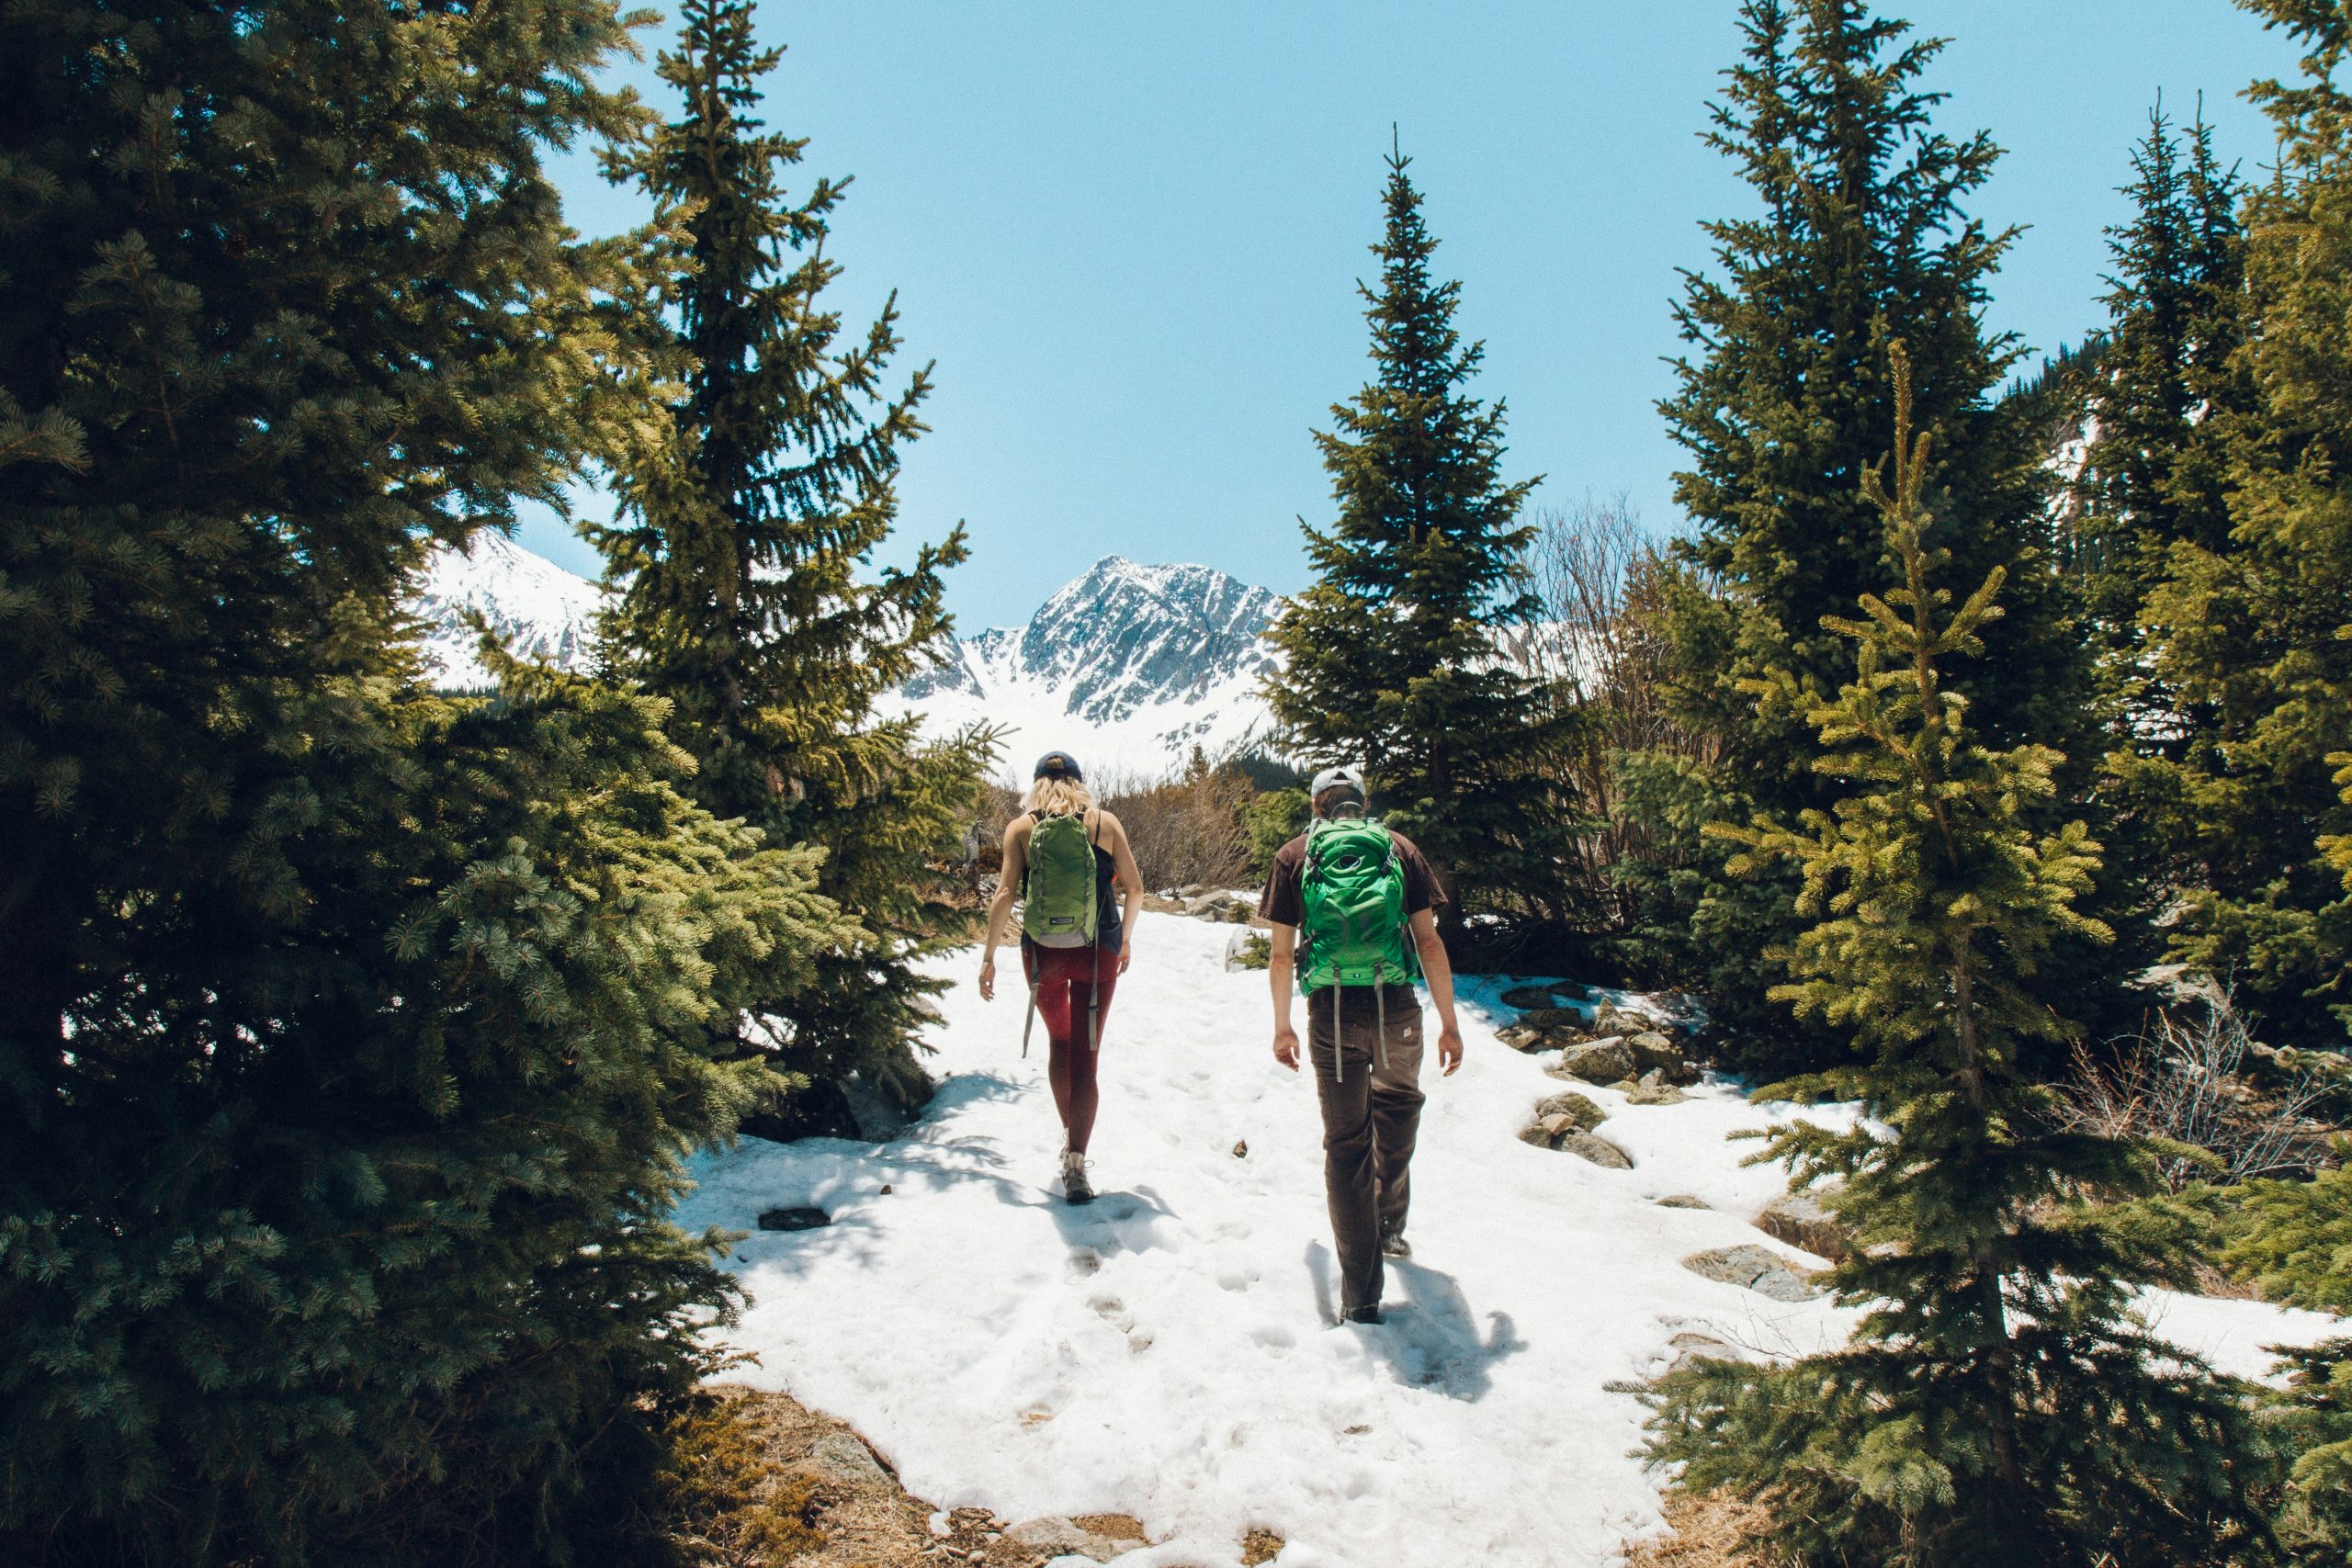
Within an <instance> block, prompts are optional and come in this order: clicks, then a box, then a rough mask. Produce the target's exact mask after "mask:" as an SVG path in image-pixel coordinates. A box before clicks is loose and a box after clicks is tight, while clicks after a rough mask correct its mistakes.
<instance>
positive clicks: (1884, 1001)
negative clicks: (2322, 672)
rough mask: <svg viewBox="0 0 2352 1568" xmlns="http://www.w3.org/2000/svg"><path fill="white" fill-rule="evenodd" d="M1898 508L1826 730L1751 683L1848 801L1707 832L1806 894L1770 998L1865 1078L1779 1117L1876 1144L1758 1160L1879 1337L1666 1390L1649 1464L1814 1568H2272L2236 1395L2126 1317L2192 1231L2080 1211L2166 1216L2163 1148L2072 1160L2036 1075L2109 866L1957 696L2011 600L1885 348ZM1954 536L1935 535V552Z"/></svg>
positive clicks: (1890, 510)
mask: <svg viewBox="0 0 2352 1568" xmlns="http://www.w3.org/2000/svg"><path fill="white" fill-rule="evenodd" d="M1890 357H1891V358H1892V359H1893V361H1894V375H1893V377H1892V378H1891V379H1892V383H1893V386H1894V394H1895V409H1894V432H1895V442H1894V473H1893V481H1892V485H1891V487H1890V486H1888V485H1886V484H1883V483H1882V470H1880V469H1872V470H1871V471H1870V472H1868V473H1866V474H1865V475H1864V477H1863V484H1864V488H1865V492H1866V493H1867V495H1868V496H1869V498H1870V500H1871V502H1872V504H1873V505H1875V506H1876V507H1877V508H1878V510H1879V512H1880V513H1881V516H1882V518H1883V525H1884V534H1885V538H1886V547H1887V552H1888V554H1889V556H1890V557H1892V558H1894V560H1895V561H1896V562H1897V563H1898V564H1899V567H1900V570H1901V574H1902V575H1901V579H1900V581H1901V586H1899V587H1896V588H1894V589H1892V590H1890V591H1889V592H1886V593H1885V594H1884V595H1883V596H1881V595H1878V594H1871V593H1866V594H1864V595H1862V596H1861V598H1860V604H1861V608H1862V610H1863V612H1864V616H1863V618H1860V619H1856V618H1849V617H1830V618H1827V619H1826V621H1825V625H1826V628H1827V629H1829V630H1831V631H1834V632H1835V633H1837V634H1838V636H1840V637H1845V638H1847V639H1848V640H1849V643H1850V645H1851V646H1852V647H1853V649H1854V650H1855V666H1854V668H1855V674H1854V678H1853V679H1852V680H1851V681H1849V682H1847V683H1846V684H1845V685H1844V686H1842V687H1841V688H1840V690H1839V692H1838V695H1837V696H1836V697H1835V698H1834V699H1826V700H1825V699H1822V698H1819V697H1817V696H1815V695H1814V694H1813V693H1812V691H1811V688H1810V686H1809V684H1808V683H1807V682H1805V681H1804V679H1803V678H1801V677H1799V676H1798V675H1796V674H1794V673H1793V672H1791V671H1774V672H1773V673H1772V675H1771V676H1770V678H1769V679H1759V680H1754V681H1751V682H1749V683H1748V690H1749V692H1750V693H1751V694H1752V695H1753V696H1754V697H1755V699H1756V700H1757V701H1758V705H1761V706H1767V707H1780V708H1783V709H1795V710H1799V711H1802V712H1803V714H1804V719H1805V722H1807V723H1808V724H1810V725H1811V726H1812V727H1813V728H1814V729H1815V731H1816V733H1817V734H1818V735H1819V736H1820V738H1821V750H1819V751H1818V752H1817V753H1816V756H1815V762H1814V766H1815V768H1816V769H1817V770H1818V772H1819V773H1821V774H1822V776H1823V777H1824V778H1825V779H1828V780H1834V781H1838V784H1840V785H1841V786H1842V787H1843V788H1845V789H1846V790H1848V791H1849V793H1848V794H1847V795H1844V796H1843V798H1841V799H1839V800H1838V802H1837V804H1836V806H1835V807H1833V808H1832V809H1830V810H1826V811H1823V810H1813V811H1807V812H1806V813H1804V816H1803V817H1802V818H1800V821H1799V825H1798V826H1796V827H1794V828H1791V827H1787V826H1783V825H1781V824H1780V823H1778V822H1776V821H1774V820H1773V819H1771V818H1769V817H1761V816H1759V817H1758V818H1757V819H1756V820H1755V823H1754V825H1753V826H1750V827H1746V828H1737V827H1732V826H1729V825H1724V826H1721V827H1718V828H1716V829H1713V831H1714V832H1716V833H1717V834H1719V835H1720V836H1721V837H1723V838H1724V839H1726V840H1730V841H1732V842H1734V843H1736V844H1737V845H1738V846H1740V852H1739V853H1738V854H1737V855H1736V857H1735V859H1734V860H1733V861H1732V863H1731V866H1730V869H1731V870H1732V871H1733V872H1734V873H1735V874H1742V873H1746V872H1747V871H1749V870H1751V869H1754V868H1758V867H1760V866H1763V865H1767V864H1770V863H1779V862H1786V863H1793V864H1794V865H1795V866H1796V867H1797V868H1798V870H1799V872H1800V874H1801V875H1802V878H1803V881H1802V885H1801V890H1800V892H1799V894H1798V907H1799V909H1800V911H1801V912H1802V913H1803V914H1804V916H1805V917H1806V918H1807V919H1810V920H1811V921H1812V922H1813V923H1812V924H1811V925H1810V926H1809V927H1808V928H1807V929H1806V930H1805V931H1803V933H1802V934H1801V935H1800V936H1799V937H1798V939H1797V941H1796V942H1795V943H1794V945H1793V947H1792V950H1791V952H1790V953H1788V954H1787V956H1786V962H1787V964H1788V966H1789V969H1790V972H1791V974H1792V979H1791V981H1790V982H1789V983H1787V984H1785V985H1783V986H1781V987H1778V988H1777V991H1776V995H1777V996H1778V997H1779V998H1781V999H1783V1000H1785V1001H1788V1002H1790V1003H1792V1005H1793V1006H1794V1007H1795V1008H1796V1009H1797V1010H1798V1011H1799V1012H1800V1013H1801V1014H1804V1015H1807V1016H1811V1017H1816V1018H1820V1019H1823V1020H1825V1021H1827V1022H1830V1023H1832V1024H1835V1025H1838V1026H1841V1027H1844V1028H1847V1029H1850V1030H1851V1031H1852V1032H1854V1035H1855V1037H1856V1038H1857V1040H1858V1041H1859V1043H1860V1044H1861V1045H1862V1046H1863V1047H1865V1048H1866V1049H1867V1051H1868V1052H1869V1057H1868V1059H1867V1060H1866V1061H1864V1062H1861V1063H1860V1064H1857V1065H1855V1066H1849V1067H1844V1068H1839V1069H1836V1070H1833V1071H1831V1072H1827V1073H1824V1074H1821V1075H1819V1076H1817V1077H1811V1078H1807V1079H1803V1080H1799V1081H1797V1082H1794V1083H1791V1084H1785V1085H1780V1086H1775V1087H1774V1088H1772V1089H1766V1090H1760V1091H1758V1092H1759V1093H1760V1094H1769V1095H1772V1096H1776V1097H1777V1096H1781V1095H1795V1096H1800V1097H1815V1096H1826V1095H1834V1096H1839V1097H1851V1098H1854V1099H1857V1100H1860V1102H1861V1108H1862V1110H1863V1111H1864V1113H1865V1117H1866V1119H1865V1120H1860V1121H1857V1122H1855V1123H1853V1124H1852V1125H1851V1126H1850V1127H1848V1128H1845V1129H1843V1130H1840V1129H1837V1128H1832V1127H1828V1126H1824V1125H1819V1124H1815V1123H1813V1122H1802V1121H1800V1122H1789V1123H1785V1124H1783V1125H1782V1126H1781V1128H1779V1129H1778V1130H1776V1131H1775V1132H1774V1133H1772V1134H1770V1137H1769V1139H1768V1141H1767V1144H1766V1146H1765V1149H1764V1152H1763V1153H1762V1154H1761V1155H1760V1156H1758V1158H1761V1159H1766V1160H1780V1161H1786V1162H1787V1163H1789V1164H1790V1165H1791V1167H1792V1169H1793V1171H1794V1173H1795V1179H1796V1180H1797V1181H1798V1182H1799V1183H1813V1182H1817V1181H1822V1180H1825V1179H1826V1180H1831V1181H1834V1182H1835V1183H1837V1185H1836V1186H1835V1187H1834V1188H1833V1189H1832V1191H1831V1196H1830V1198H1829V1201H1830V1202H1831V1204H1832V1205H1833V1206H1834V1207H1835V1209H1836V1210H1837V1212H1838V1214H1839V1215H1840V1217H1841V1218H1842V1219H1844V1220H1845V1221H1846V1223H1847V1224H1849V1225H1851V1226H1852V1227H1853V1229H1854V1231H1855V1233H1856V1235H1857V1236H1858V1238H1859V1239H1860V1243H1861V1244H1862V1246H1861V1247H1860V1248H1859V1249H1858V1250H1857V1251H1856V1252H1854V1253H1853V1254H1852V1255H1850V1256H1849V1257H1848V1258H1845V1259H1844V1260H1842V1261H1840V1262H1839V1263H1838V1265H1837V1267H1836V1269H1834V1270H1833V1272H1832V1275H1831V1280H1832V1283H1833V1286H1834V1288H1835V1290H1836V1292H1837V1293H1838V1298H1839V1299H1840V1301H1841V1302H1843V1303H1847V1304H1849V1305H1854V1306H1860V1307H1862V1308H1863V1309H1864V1313H1863V1316H1862V1318H1861V1320H1860V1323H1859V1325H1857V1326H1856V1329H1855V1331H1854V1335H1853V1337H1852V1340H1851V1342H1850V1343H1849V1345H1848V1346H1847V1347H1845V1348H1841V1349H1838V1350H1835V1351H1829V1352H1826V1353H1823V1354H1819V1355H1815V1356H1810V1357H1806V1358H1804V1359H1800V1360H1796V1361H1794V1362H1791V1363H1787V1364H1784V1365H1778V1366H1756V1365H1749V1364H1745V1363H1733V1362H1724V1361H1702V1362H1700V1363H1697V1364H1696V1365H1695V1366H1693V1367H1691V1368H1690V1369H1687V1370H1684V1371H1677V1372H1675V1373H1673V1374H1670V1375H1669V1376H1668V1378H1666V1379H1664V1380H1663V1381H1662V1382H1660V1383H1659V1384H1658V1385H1657V1388H1656V1389H1655V1390H1654V1391H1653V1392H1652V1393H1651V1395H1650V1398H1651V1401H1652V1403H1653V1405H1654V1408H1655V1410H1656V1416H1655V1417H1654V1421H1653V1437H1652V1439H1651V1443H1650V1447H1649V1454H1650V1457H1651V1459H1652V1461H1653V1462H1657V1463H1668V1462H1680V1463H1681V1464H1683V1465H1684V1467H1685V1468H1684V1470H1683V1472H1682V1477H1681V1479H1682V1483H1683V1484H1684V1485H1686V1486H1689V1487H1691V1488H1693V1489H1695V1490H1702V1491H1704V1490H1713V1489H1715V1488H1728V1489H1729V1490H1731V1491H1733V1492H1735V1493H1736V1494H1737V1495H1740V1496H1742V1497H1745V1498H1748V1499H1751V1500H1753V1499H1769V1501H1770V1507H1769V1510H1768V1511H1767V1513H1766V1515H1765V1516H1764V1517H1765V1520H1766V1522H1765V1523H1764V1524H1763V1525H1762V1526H1761V1527H1760V1528H1762V1529H1764V1530H1765V1531H1766V1532H1767V1537H1766V1540H1764V1541H1762V1542H1760V1543H1759V1544H1764V1545H1767V1546H1769V1547H1770V1549H1772V1550H1774V1551H1779V1552H1781V1553H1783V1554H1787V1555H1793V1556H1794V1557H1795V1558H1796V1559H1797V1560H1799V1561H1801V1562H1808V1563H1811V1562H1886V1563H1901V1564H1906V1565H1910V1564H1917V1565H1927V1564H1944V1563H1951V1564H1961V1563H1976V1562H2039V1563H2079V1564H2084V1565H2086V1568H2087V1565H2089V1564H2092V1563H2096V1562H2105V1563H2110V1564H2116V1565H2119V1568H2122V1565H2136V1564H2149V1565H2154V1564H2158V1563H2175V1562H2210V1563H2223V1562H2239V1561H2255V1560H2257V1558H2258V1553H2259V1551H2260V1549H2261V1546H2262V1536H2263V1526H2262V1523H2261V1517H2260V1512H2259V1509H2258V1506H2257V1505H2256V1500H2255V1499H2254V1497H2253V1496H2252V1495H2251V1489H2252V1487H2253V1486H2254V1485H2255V1483H2257V1482H2258V1481H2259V1480H2260V1479H2261V1478H2262V1470H2261V1462H2260V1461H2261V1460H2262V1457H2263V1450H2261V1449H2260V1448H2259V1446H2258V1444H2257V1443H2256V1439H2255V1438H2254V1437H2253V1435H2252V1432H2251V1421H2250V1418H2249V1416H2248V1415H2247V1412H2246V1404H2247V1400H2246V1398H2245V1394H2244V1393H2242V1391H2240V1390H2238V1389H2236V1388H2235V1387H2233V1386H2232V1385H2230V1384H2228V1383H2226V1382H2222V1381H2221V1380H2217V1379H2214V1378H2212V1377H2211V1375H2210V1374H2208V1372H2207V1371H2206V1370H2205V1369H2204V1368H2203V1367H2202V1366H2201V1365H2200V1364H2199V1363H2198V1362H2197V1361H2196V1360H2195V1359H2193V1358H2190V1357H2187V1356H2184V1355H2183V1354H2181V1353H2180V1352H2179V1351H2177V1349H2175V1348H2173V1347H2171V1346H2170V1345H2168V1344H2166V1343H2165V1342H2163V1341H2162V1340H2159V1339H2158V1338H2156V1337H2154V1335H2153V1334H2151V1333H2150V1332H2149V1331H2148V1330H2147V1329H2146V1327H2145V1325H2143V1324H2141V1323H2140V1322H2139V1321H2138V1320H2137V1319H2135V1318H2134V1317H2133V1316H2132V1315H2131V1291H2132V1288H2133V1287H2134V1286H2135V1285H2138V1284H2140V1283H2143V1282H2148V1281H2161V1280H2173V1281H2178V1280H2184V1279H2185V1278H2186V1276H2187V1273H2188V1269H2189V1266H2190V1263H2191V1261H2192V1258H2193V1251H2192V1241H2193V1236H2192V1234H2191V1232H2192V1225H2191V1224H2190V1218H2189V1216H2188V1215H2187V1214H2186V1213H2182V1212H2180V1211H2178V1210H2177V1208H2175V1207H2172V1206H2167V1205H2164V1204H2161V1203H2154V1202H2143V1203H2142V1204H2139V1205H2136V1206H2131V1207H2124V1208H2110V1209H2098V1208H2093V1207H2090V1206H2087V1205H2086V1196H2088V1195H2092V1194H2098V1195H2103V1196H2132V1195H2141V1194H2149V1193H2152V1192H2153V1191H2154V1183H2155V1172H2154V1163H2153V1160H2152V1159H2151V1157H2150V1154H2149V1151H2148V1150H2147V1148H2146V1147H2144V1146H2143V1145H2139V1144H2137V1143H2133V1142H2130V1141H2125V1140H2119V1139H2109V1138H2102V1137H2098V1136H2092V1135H2087V1134H2078V1133H2063V1132H2059V1131H2056V1130H2055V1123H2054V1121H2053V1118H2052V1116H2051V1114H2050V1111H2051V1104H2050V1100H2049V1094H2048V1091H2047V1090H2046V1089H2043V1088H2041V1086H2039V1085H2037V1084H2036V1083H2035V1082H2034V1081H2033V1079H2032V1077H2030V1074H2029V1073H2028V1071H2027V1070H2026V1067H2025V1058H2026V1055H2027V1050H2026V1048H2027V1047H2028V1046H2029V1045H2030V1043H2032V1042H2035V1041H2037V1040H2044V1041H2047V1040H2055V1039H2059V1038H2063V1037H2064V1036H2065V1035H2066V1034H2067V1033H2068V1032H2069V1026H2068V1025H2067V1024H2066V1023H2065V1022H2064V1021H2063V1020H2062V1019H2061V1018H2060V1016H2059V1015H2058V1014H2057V1013H2056V1011H2055V1010H2053V1009H2052V1006H2051V1005H2050V1000H2049V998H2048V997H2047V996H2046V995H2045V994H2043V992H2042V986H2043V984H2044V982H2043V981H2042V980H2041V963H2042V960H2043V959H2044V957H2045V956H2046V955H2047V954H2048V953H2050V952H2051V951H2052V948H2053V947H2054V945H2055V944H2056V943H2057V942H2059V941H2060V939H2061V938H2063V937H2065V936H2068V935H2074V936H2076V937H2081V938H2087V939H2092V940H2096V939H2098V937H2100V936H2101V935H2103V934H2104V933H2103V932H2101V931H2099V930H2098V927H2097V926H2096V924H2095V923H2094V922H2092V921H2091V920H2089V919H2087V918H2086V917H2085V916H2084V915H2082V914H2081V913H2079V912H2078V909H2077V907H2076V906H2077V901H2078V900H2079V899H2080V898H2081V897H2082V895H2083V892H2084V890H2085V889H2086V887H2087V886H2090V882H2091V875H2092V873H2093V871H2094V869H2095V868H2096V865H2097V857H2098V844H2097V843H2095V842H2093V841H2092V840H2091V839H2090V838H2089V836H2088V835H2087V833H2086V831H2085V829H2084V828H2083V826H2082V824H2080V823H2079V822H2076V823H2070V824H2068V825H2066V826H2064V827H2063V828H2059V829H2043V828H2041V827H2039V826H2037V822H2036V818H2037V817H2038V815H2039V813H2038V811H2037V807H2038V806H2039V804H2040V803H2041V802H2044V801H2047V800H2048V799H2049V798H2050V796H2051V795H2052V791H2053V787H2054V786H2053V783H2052V780H2053V777H2054V774H2055V773H2056V770H2057V767H2058V764H2059V761H2060V759H2059V758H2058V757H2057V756H2056V754H2055V753H2054V752H2052V750H2050V749H2048V748H2046V747H2041V746H2036V745H2032V744H2023V745H2018V746H2013V747H2007V748H1999V747H1995V746H1992V745H1988V744H1987V743H1986V742H1985V740H1984V739H1981V738H1980V737H1979V734H1978V733H1977V731H1976V729H1975V728H1974V724H1973V705H1971V704H1970V703H1969V702H1968V701H1967V699H1966V698H1965V697H1963V696H1962V694H1961V693H1960V692H1959V691H1957V690H1955V689H1954V685H1955V683H1954V682H1951V680H1950V679H1949V678H1948V675H1947V669H1948V667H1949V666H1950V665H1951V664H1952V663H1954V662H1955V661H1957V660H1963V659H1976V658H1982V657H1983V656H1984V654H1985V643H1984V639H1983V637H1982V635H1981V634H1982V632H1983V631H1984V629H1985V627H1986V626H1988V625H1989V624H1990V623H1992V622H1993V621H1994V620H1996V618H1997V617H1998V616H1999V615H2000V614H2001V606H2000V605H1999V604H1997V603H1996V597H1997V595H1998V594H1999V593H2000V592H2001V591H2002V588H2003V584H2004V580H2005V574H2004V573H2003V571H2002V570H2001V569H2000V568H1999V567H1997V566H1996V567H1995V568H1994V569H1992V570H1990V571H1988V572H1987V573H1985V576H1984V577H1983V578H1982V580H1981V581H1979V583H1978V585H1977V586H1976V588H1975V590H1974V591H1973V592H1971V593H1970V594H1969V595H1968V597H1967V598H1966V599H1965V600H1963V601H1962V602H1961V603H1960V604H1956V605H1955V604H1953V603H1952V594H1951V592H1950V591H1949V590H1947V589H1944V588H1942V587H1939V586H1938V585H1937V584H1938V581H1939V580H1940V579H1941V578H1943V577H1944V576H1946V575H1947V574H1948V573H1950V572H1951V570H1953V560H1952V555H1951V551H1950V550H1949V549H1947V548H1946V547H1944V545H1943V544H1942V542H1941V540H1942V536H1944V534H1945V533H1948V532H1953V531H1954V530H1949V529H1945V528H1943V527H1941V526H1939V525H1938V524H1937V521H1936V519H1935V518H1934V517H1933V516H1932V515H1931V514H1930V513H1929V511H1928V506H1927V503H1926V492H1927V487H1928V482H1929V479H1930V477H1931V475H1932V474H1933V473H1934V472H1935V471H1936V469H1935V468H1934V467H1933V465H1932V464H1931V461H1930V458H1931V455H1932V446H1931V437H1930V434H1929V433H1928V432H1926V431H1918V432H1917V433H1916V434H1915V431H1914V427H1913V424H1912V417H1911V416H1912V410H1911V405H1910V397H1909V383H1910V377H1909V367H1908V365H1907V362H1906V359H1905V355H1904V353H1903V346H1902V344H1899V343H1898V344H1894V345H1893V351H1892V353H1891V355H1890ZM1931 530H1932V532H1931Z"/></svg>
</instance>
